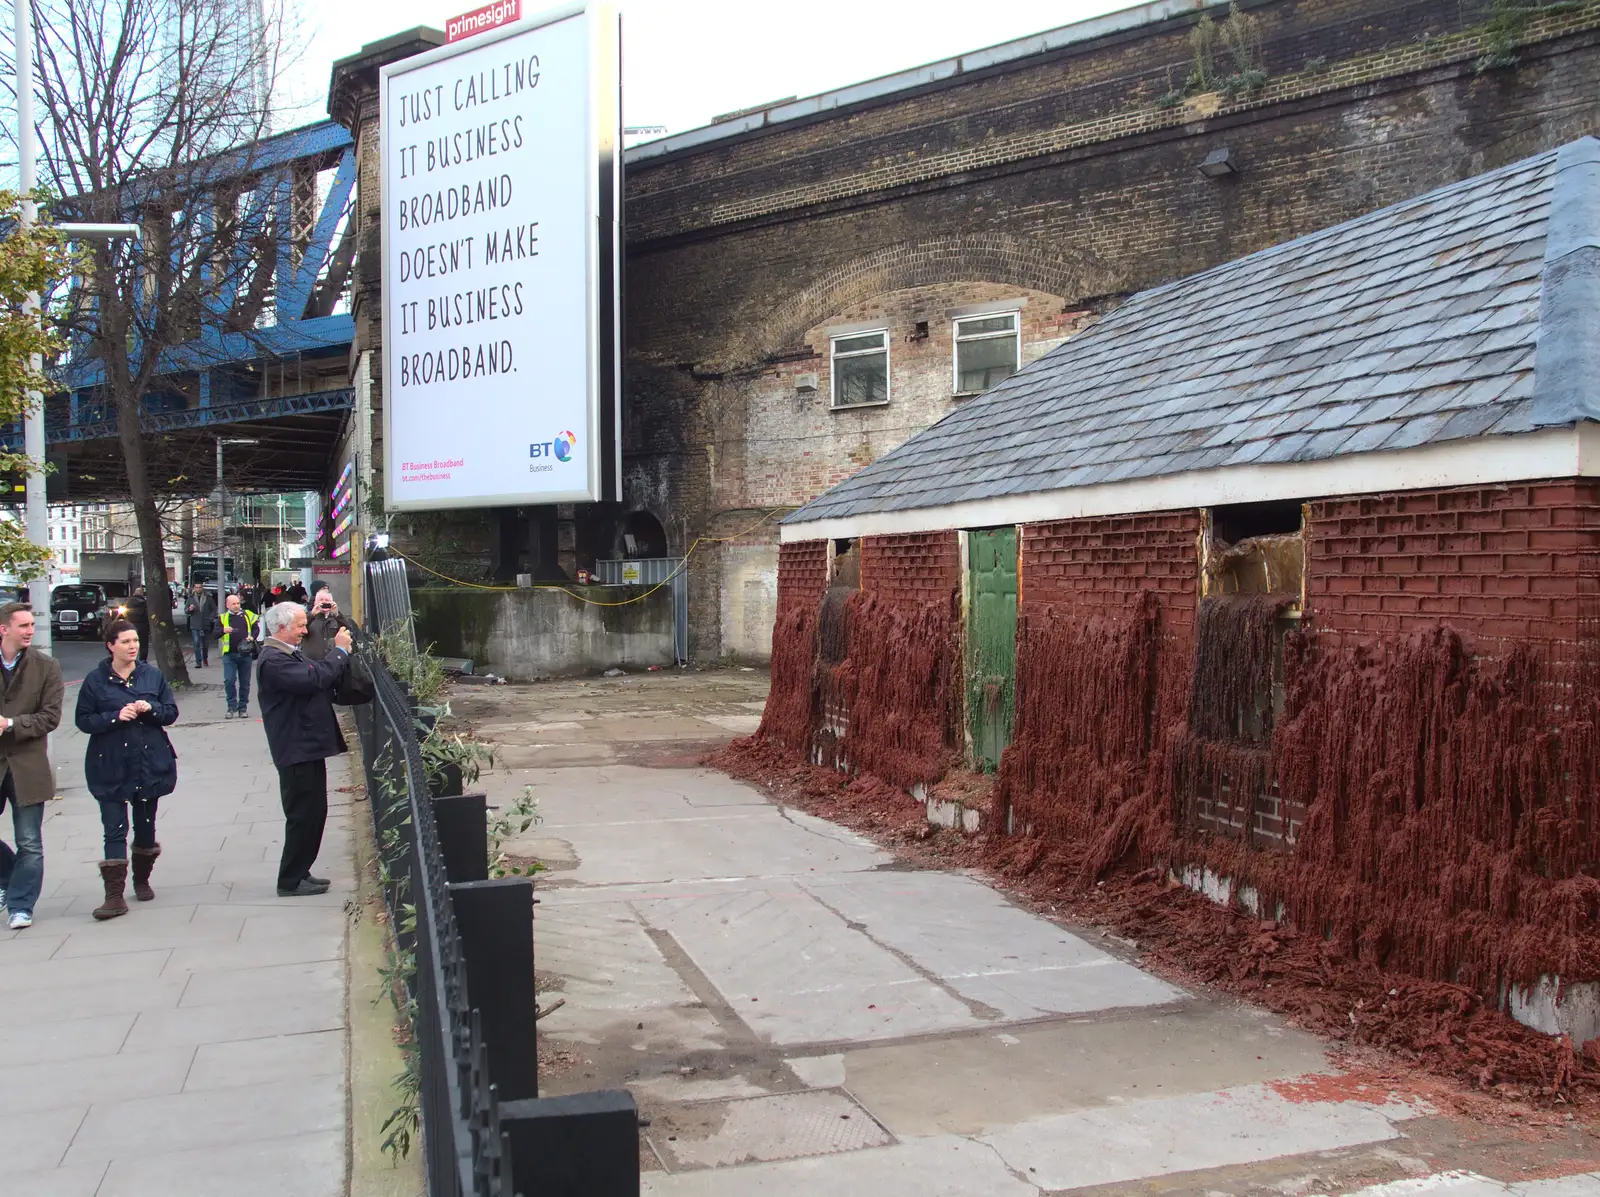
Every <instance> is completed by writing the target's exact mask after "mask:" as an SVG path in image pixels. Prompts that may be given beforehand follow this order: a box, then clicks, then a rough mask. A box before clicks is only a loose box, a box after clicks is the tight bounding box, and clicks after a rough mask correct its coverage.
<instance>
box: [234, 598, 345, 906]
mask: <svg viewBox="0 0 1600 1197" xmlns="http://www.w3.org/2000/svg"><path fill="white" fill-rule="evenodd" d="M262 618H263V622H264V623H265V624H266V630H267V638H266V640H265V641H264V642H263V644H262V649H261V661H260V663H259V664H258V665H257V666H256V680H257V683H258V686H259V688H260V694H261V723H262V726H263V727H265V728H266V732H267V745H268V747H270V748H271V750H272V763H273V764H274V765H275V766H277V769H278V795H279V797H280V798H281V799H282V801H283V817H284V833H283V857H282V859H281V860H280V862H279V865H278V895H279V897H284V898H297V897H306V896H309V895H312V894H323V893H327V892H328V882H327V880H326V879H325V878H322V877H314V876H312V874H311V866H312V865H313V864H315V863H316V860H317V854H318V853H319V852H320V851H321V850H322V831H323V828H324V827H325V826H326V824H327V821H328V758H329V757H330V756H338V755H339V754H340V753H342V752H344V751H345V745H344V736H343V735H342V734H340V732H339V720H338V718H337V717H336V716H335V715H334V713H333V694H334V691H335V690H336V689H337V688H338V685H339V680H340V679H341V678H342V677H343V676H344V672H345V669H346V668H347V666H348V663H349V660H350V646H351V639H350V632H349V629H347V628H339V629H338V630H337V631H336V632H335V633H334V636H333V646H332V648H331V649H330V650H329V652H328V655H327V656H326V657H325V658H324V659H323V660H320V661H313V660H312V659H311V658H309V657H307V656H306V655H305V653H303V652H302V651H301V650H300V642H301V641H302V640H304V639H305V635H306V609H305V608H304V607H302V606H300V605H299V604H298V603H290V602H283V601H280V602H277V603H274V604H273V605H272V607H271V608H270V609H269V610H268V611H267V613H266V615H265V616H263V617H262Z"/></svg>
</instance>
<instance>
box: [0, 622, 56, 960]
mask: <svg viewBox="0 0 1600 1197" xmlns="http://www.w3.org/2000/svg"><path fill="white" fill-rule="evenodd" d="M32 644H33V612H32V611H30V610H29V609H28V607H27V605H26V604H24V603H6V604H4V605H3V606H0V767H3V768H4V769H5V777H4V779H3V780H0V808H3V807H6V806H9V807H10V808H11V828H12V833H13V836H14V838H15V839H16V841H17V842H16V847H15V849H13V848H12V847H11V846H10V845H9V844H5V843H3V842H0V848H3V849H4V851H3V852H0V906H6V907H8V908H9V909H10V911H11V918H10V920H9V922H8V924H7V925H8V926H9V927H10V928H11V929H12V930H13V931H17V930H20V929H21V928H23V927H31V926H33V908H34V905H35V903H37V902H38V901H39V891H40V890H41V889H42V888H43V887H44V804H45V803H46V802H47V801H48V800H49V799H50V798H52V797H53V796H54V795H55V792H56V784H55V770H54V769H53V768H51V766H50V754H49V736H50V733H51V732H53V731H55V729H56V727H57V726H58V725H59V724H60V723H61V696H62V692H63V687H62V685H61V666H60V665H58V664H56V661H55V658H54V657H50V656H46V655H45V654H44V653H41V652H36V651H34V649H33V648H32V647H31V645H32Z"/></svg>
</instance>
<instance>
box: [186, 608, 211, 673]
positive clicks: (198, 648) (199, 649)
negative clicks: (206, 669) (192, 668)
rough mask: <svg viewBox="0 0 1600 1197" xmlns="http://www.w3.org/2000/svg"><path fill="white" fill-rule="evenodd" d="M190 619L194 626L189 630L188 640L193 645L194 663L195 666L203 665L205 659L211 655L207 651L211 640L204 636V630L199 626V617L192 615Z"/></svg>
mask: <svg viewBox="0 0 1600 1197" xmlns="http://www.w3.org/2000/svg"><path fill="white" fill-rule="evenodd" d="M190 619H191V620H192V621H193V624H194V626H193V627H191V628H190V629H189V639H190V640H191V641H192V642H193V643H194V663H195V664H196V665H204V664H205V663H206V658H207V657H209V656H210V655H211V654H210V652H209V651H208V650H209V649H210V648H211V640H210V638H209V637H207V636H206V630H205V629H204V628H202V627H201V626H200V624H199V621H200V617H199V616H198V615H192V616H190Z"/></svg>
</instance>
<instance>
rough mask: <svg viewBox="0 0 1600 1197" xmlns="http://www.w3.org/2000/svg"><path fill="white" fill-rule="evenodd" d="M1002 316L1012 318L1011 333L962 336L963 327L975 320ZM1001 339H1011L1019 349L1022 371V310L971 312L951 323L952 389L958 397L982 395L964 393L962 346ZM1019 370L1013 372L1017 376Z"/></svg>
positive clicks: (971, 392) (972, 392)
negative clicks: (962, 386)
mask: <svg viewBox="0 0 1600 1197" xmlns="http://www.w3.org/2000/svg"><path fill="white" fill-rule="evenodd" d="M1001 316H1010V317H1011V331H1010V332H990V333H972V334H969V335H968V336H962V335H961V326H962V325H963V324H966V323H968V322H969V321H974V320H996V319H999V318H1000V317H1001ZM1001 337H1011V338H1013V339H1014V340H1015V342H1016V347H1017V370H1021V369H1022V309H1021V308H1011V309H1008V310H1002V311H998V312H971V313H969V314H967V315H965V316H957V317H956V318H955V319H953V320H952V321H950V388H951V390H952V392H953V393H954V394H956V395H958V396H967V395H981V394H983V392H982V391H963V390H962V389H961V346H962V345H963V344H964V343H970V342H973V341H998V340H999V339H1000V338H1001ZM1017 370H1013V371H1012V373H1013V374H1015V373H1016V372H1017Z"/></svg>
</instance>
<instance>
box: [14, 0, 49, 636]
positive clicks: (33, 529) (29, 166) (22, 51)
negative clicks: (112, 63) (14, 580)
mask: <svg viewBox="0 0 1600 1197" xmlns="http://www.w3.org/2000/svg"><path fill="white" fill-rule="evenodd" d="M12 7H13V8H14V9H15V10H16V15H17V27H16V37H15V40H14V41H13V42H12V47H13V51H14V52H15V54H16V67H17V170H18V174H19V175H20V176H21V178H20V180H19V181H20V183H21V186H22V197H23V198H22V227H23V228H24V229H26V228H28V227H29V226H30V225H32V224H33V222H34V219H35V218H36V216H37V209H36V208H35V207H34V203H33V199H32V195H33V190H34V188H35V187H37V186H38V184H39V180H38V176H37V173H36V171H35V167H34V145H33V5H32V3H30V0H16V3H15V4H14V5H12ZM25 309H26V310H27V311H28V312H29V313H30V314H31V313H33V312H37V311H38V310H39V296H38V295H37V294H32V295H29V296H28V300H27V303H26V305H25ZM32 365H33V369H34V370H35V372H37V371H39V370H42V369H44V358H43V357H41V356H40V355H39V354H37V353H36V354H34V355H33V361H32ZM22 447H23V452H25V453H26V454H27V455H28V477H27V480H26V483H25V485H26V507H25V514H24V521H25V523H26V524H27V529H28V539H29V540H31V541H33V543H34V544H36V545H41V546H42V545H45V544H47V543H48V540H49V526H50V511H49V507H48V506H47V505H46V501H45V491H44V396H43V395H42V394H40V393H39V392H38V391H30V392H29V394H28V412H27V415H26V416H24V417H23V423H22ZM28 602H29V605H30V606H32V607H33V610H34V622H35V625H36V627H35V631H34V643H35V644H37V645H38V646H39V647H40V648H41V649H42V650H43V651H45V652H49V651H50V576H49V574H48V573H46V574H45V575H44V576H42V577H38V578H34V579H33V580H32V581H30V582H29V583H28ZM40 612H43V614H44V618H43V619H40V618H39V613H40Z"/></svg>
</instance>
